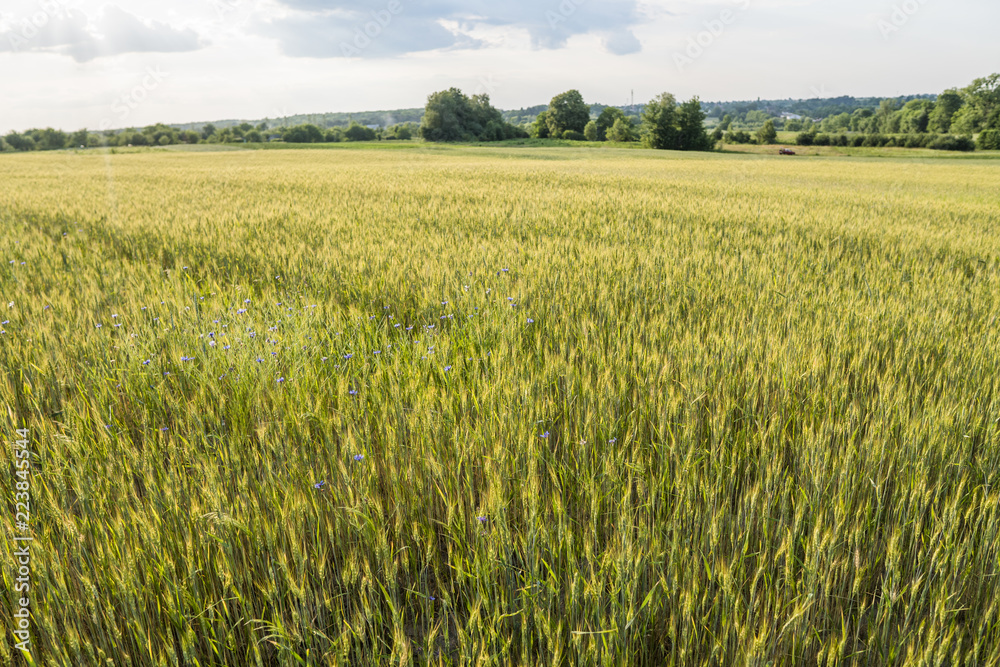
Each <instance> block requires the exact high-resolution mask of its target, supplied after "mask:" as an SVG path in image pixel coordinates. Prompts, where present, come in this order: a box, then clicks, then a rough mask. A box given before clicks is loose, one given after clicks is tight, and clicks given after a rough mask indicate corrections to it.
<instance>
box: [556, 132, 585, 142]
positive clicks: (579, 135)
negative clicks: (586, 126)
mask: <svg viewBox="0 0 1000 667" xmlns="http://www.w3.org/2000/svg"><path fill="white" fill-rule="evenodd" d="M562 138H563V139H569V140H570V141H586V140H587V137H586V136H584V134H583V132H577V131H576V130H565V131H564V132H563V133H562Z"/></svg>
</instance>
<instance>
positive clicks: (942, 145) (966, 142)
mask: <svg viewBox="0 0 1000 667" xmlns="http://www.w3.org/2000/svg"><path fill="white" fill-rule="evenodd" d="M927 147H928V148H930V149H932V150H936V151H965V152H968V151H974V150H976V144H975V142H974V141H972V137H968V136H963V137H956V136H955V135H953V134H942V135H940V136H939V137H938V138H937V139H935V140H934V141H932V142H931V143H930V144H929V145H928V146H927Z"/></svg>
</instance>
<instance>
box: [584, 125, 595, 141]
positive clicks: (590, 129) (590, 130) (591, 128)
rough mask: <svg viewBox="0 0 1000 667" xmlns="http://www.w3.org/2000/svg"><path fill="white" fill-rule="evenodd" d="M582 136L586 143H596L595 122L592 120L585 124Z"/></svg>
mask: <svg viewBox="0 0 1000 667" xmlns="http://www.w3.org/2000/svg"><path fill="white" fill-rule="evenodd" d="M583 136H584V137H586V138H587V141H598V138H597V121H593V120H592V121H590V122H589V123H587V127H585V128H583Z"/></svg>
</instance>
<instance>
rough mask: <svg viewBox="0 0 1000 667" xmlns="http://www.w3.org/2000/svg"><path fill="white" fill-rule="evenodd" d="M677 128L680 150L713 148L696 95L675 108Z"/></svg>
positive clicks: (713, 144) (712, 141)
mask: <svg viewBox="0 0 1000 667" xmlns="http://www.w3.org/2000/svg"><path fill="white" fill-rule="evenodd" d="M772 127H773V125H772ZM677 129H678V134H679V136H678V138H679V140H680V146H679V148H680V149H681V150H682V151H710V150H712V149H713V148H715V141H714V140H713V139H712V137H711V135H709V133H708V131H707V130H706V129H705V112H704V111H702V109H701V100H699V99H698V98H697V97H692V98H691V99H690V100H688V101H687V102H685V103H684V104H682V105H681V106H680V108H679V109H678V110H677Z"/></svg>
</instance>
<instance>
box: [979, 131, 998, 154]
mask: <svg viewBox="0 0 1000 667" xmlns="http://www.w3.org/2000/svg"><path fill="white" fill-rule="evenodd" d="M976 145H977V146H978V147H979V150H983V151H1000V130H983V131H982V132H980V133H979V140H978V142H977V144H976Z"/></svg>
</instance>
